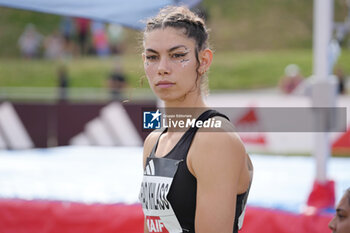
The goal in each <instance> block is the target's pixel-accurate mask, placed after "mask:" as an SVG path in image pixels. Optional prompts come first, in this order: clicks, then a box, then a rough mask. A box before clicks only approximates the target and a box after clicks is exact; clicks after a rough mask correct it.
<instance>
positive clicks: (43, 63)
mask: <svg viewBox="0 0 350 233" xmlns="http://www.w3.org/2000/svg"><path fill="white" fill-rule="evenodd" d="M115 62H116V59H115V58H112V57H111V58H107V59H99V58H95V57H85V58H77V59H72V60H71V61H70V62H68V63H67V67H68V71H69V77H70V86H71V87H106V86H107V78H108V75H109V73H110V72H111V71H112V69H113V67H114V64H115ZM121 62H122V64H123V68H124V72H125V74H126V75H127V78H128V82H129V86H130V87H133V88H140V87H143V88H147V87H148V84H147V80H146V79H145V75H144V71H143V66H142V61H141V55H140V54H136V53H130V54H125V55H124V56H123V58H122V60H121ZM290 63H295V64H297V65H299V66H300V68H301V72H302V74H303V75H304V76H305V77H308V76H310V75H311V73H312V51H311V50H307V49H299V50H295V49H293V50H271V51H237V52H231V51H227V52H220V51H217V52H215V54H214V60H213V63H212V66H211V68H210V71H209V74H208V76H209V86H210V89H212V90H216V89H219V90H242V89H254V88H268V87H275V86H276V85H277V83H278V80H279V79H280V78H281V77H282V75H283V73H284V68H285V66H286V65H288V64H290ZM0 64H1V66H0V84H1V86H8V87H20V86H26V87H55V86H57V69H58V67H59V66H60V65H61V64H62V63H61V62H59V61H49V60H25V59H20V58H11V59H5V58H0ZM348 64H350V51H349V50H343V51H342V54H341V56H340V58H339V61H338V65H339V66H340V67H342V69H344V71H345V73H350V67H349V66H348ZM142 79H143V85H142V86H141V85H140V81H141V80H142Z"/></svg>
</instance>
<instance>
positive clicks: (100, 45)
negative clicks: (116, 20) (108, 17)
mask: <svg viewBox="0 0 350 233" xmlns="http://www.w3.org/2000/svg"><path fill="white" fill-rule="evenodd" d="M91 32H92V41H93V47H94V50H95V52H96V54H97V55H98V56H99V57H105V56H108V55H109V47H108V38H107V34H106V31H105V25H104V23H101V22H97V21H93V22H92V24H91Z"/></svg>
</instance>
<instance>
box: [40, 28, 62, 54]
mask: <svg viewBox="0 0 350 233" xmlns="http://www.w3.org/2000/svg"><path fill="white" fill-rule="evenodd" d="M44 48H45V57H46V58H49V59H57V58H60V57H61V56H62V54H63V39H62V37H61V35H60V33H59V31H58V30H56V31H54V32H53V33H52V34H51V35H49V36H47V37H46V38H45V41H44Z"/></svg>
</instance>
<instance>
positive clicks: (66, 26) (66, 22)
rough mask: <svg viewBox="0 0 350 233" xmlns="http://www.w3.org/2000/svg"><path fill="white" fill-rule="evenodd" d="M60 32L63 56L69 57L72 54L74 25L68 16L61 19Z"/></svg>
mask: <svg viewBox="0 0 350 233" xmlns="http://www.w3.org/2000/svg"><path fill="white" fill-rule="evenodd" d="M60 31H61V35H62V36H63V39H64V45H63V46H64V55H65V56H68V57H71V56H72V54H73V47H74V44H73V40H72V38H73V35H74V33H75V32H74V24H73V19H72V18H71V17H68V16H64V17H62V19H61V24H60Z"/></svg>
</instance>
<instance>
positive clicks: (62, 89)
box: [57, 65, 69, 101]
mask: <svg viewBox="0 0 350 233" xmlns="http://www.w3.org/2000/svg"><path fill="white" fill-rule="evenodd" d="M57 82H58V83H57V86H58V99H59V101H66V100H67V98H68V87H69V77H68V71H67V67H66V66H65V65H61V66H59V67H58V70H57Z"/></svg>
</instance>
